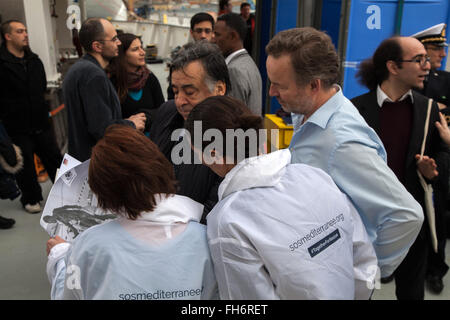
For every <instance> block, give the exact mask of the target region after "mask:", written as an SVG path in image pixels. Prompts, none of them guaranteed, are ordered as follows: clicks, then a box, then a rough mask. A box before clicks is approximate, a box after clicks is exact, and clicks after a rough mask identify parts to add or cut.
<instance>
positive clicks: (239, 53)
mask: <svg viewBox="0 0 450 320" xmlns="http://www.w3.org/2000/svg"><path fill="white" fill-rule="evenodd" d="M246 53H247V50H245V48H242V49H240V50H237V51H235V52H233V53H232V54H230V55H229V56H228V57H227V58H226V59H225V63H226V64H227V65H229V64H230V62H231V60H233V59H234V58H237V57H239V56H242V55H244V54H246Z"/></svg>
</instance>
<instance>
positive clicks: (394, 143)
mask: <svg viewBox="0 0 450 320" xmlns="http://www.w3.org/2000/svg"><path fill="white" fill-rule="evenodd" d="M430 68H431V66H430V58H429V57H428V55H427V51H426V50H425V48H424V46H423V44H422V43H420V41H418V40H417V39H415V38H411V37H393V38H389V39H386V40H384V41H383V42H382V43H381V44H380V45H379V46H378V48H377V49H376V51H375V53H374V55H373V57H372V58H370V59H367V60H365V61H363V62H362V63H361V65H360V67H359V72H358V74H357V77H358V78H359V79H360V82H361V83H362V84H364V85H365V86H367V87H368V88H369V89H370V90H371V91H370V92H369V93H366V94H364V95H361V96H359V97H356V98H354V99H352V102H353V104H354V105H355V106H356V107H357V108H358V110H359V112H360V113H361V115H362V116H363V118H364V119H365V120H366V121H367V123H368V124H369V126H371V127H372V128H373V129H374V130H375V132H376V133H377V134H378V136H379V137H380V139H381V141H382V142H383V144H384V147H385V148H386V153H387V163H388V166H389V167H390V168H391V169H392V171H393V172H394V173H395V175H396V176H397V178H398V180H400V182H402V183H403V185H404V186H405V188H406V189H407V190H408V191H409V192H410V193H411V195H412V196H413V197H414V198H415V199H416V200H417V202H419V203H420V204H421V206H422V208H425V197H424V191H423V188H422V186H421V185H420V181H419V177H418V175H417V171H419V172H420V173H421V174H422V175H423V176H424V178H425V179H427V182H428V183H431V182H432V181H434V180H435V179H436V177H437V176H438V173H439V171H440V170H441V163H440V162H439V161H435V160H434V159H436V160H437V158H436V157H437V156H438V154H439V153H441V152H444V153H445V152H447V151H448V149H447V147H446V146H445V145H444V143H443V141H442V140H441V138H440V136H439V132H438V130H437V128H436V127H435V126H434V123H435V122H436V121H439V109H438V106H437V104H436V103H435V102H433V104H432V110H431V114H430V122H429V123H430V124H429V127H428V132H427V140H426V146H425V151H424V156H423V158H421V157H420V153H421V152H420V151H421V146H422V141H423V139H424V128H425V121H426V117H427V109H428V108H427V106H428V99H427V98H426V97H424V96H422V95H421V94H419V93H417V92H415V91H413V89H419V90H420V89H422V88H423V81H424V79H425V78H426V76H427V75H428V73H429V71H430ZM386 187H389V186H386ZM424 211H425V209H424ZM425 221H426V222H425V223H424V224H423V225H422V228H421V230H420V233H419V235H418V236H417V238H416V240H415V242H414V243H413V245H412V246H411V248H410V249H409V251H408V254H407V255H406V257H405V259H404V260H403V261H402V263H401V264H400V266H399V267H398V268H397V269H396V270H395V272H394V278H395V283H396V295H397V299H399V300H406V299H414V300H423V299H424V287H425V273H426V267H427V256H428V252H429V243H430V241H431V238H430V231H429V230H430V229H429V226H428V219H427V218H425ZM385 281H388V280H385Z"/></svg>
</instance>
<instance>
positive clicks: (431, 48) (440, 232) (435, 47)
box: [412, 23, 450, 294]
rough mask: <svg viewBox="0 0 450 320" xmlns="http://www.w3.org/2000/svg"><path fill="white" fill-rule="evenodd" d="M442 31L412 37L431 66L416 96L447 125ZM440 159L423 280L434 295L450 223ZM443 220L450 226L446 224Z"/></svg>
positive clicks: (448, 91)
mask: <svg viewBox="0 0 450 320" xmlns="http://www.w3.org/2000/svg"><path fill="white" fill-rule="evenodd" d="M445 29H446V24H445V23H440V24H437V25H435V26H432V27H430V28H427V29H425V30H423V31H420V32H418V33H416V34H414V35H412V37H414V38H416V39H418V40H419V41H420V42H422V44H423V45H424V47H425V49H426V50H427V54H428V56H429V57H430V63H431V70H430V73H429V75H428V77H426V78H425V81H424V86H423V89H422V90H420V91H419V92H420V93H422V94H423V95H424V96H426V97H428V98H432V99H433V100H434V101H436V102H437V104H438V106H439V109H440V110H441V112H442V113H443V114H444V115H445V118H446V120H447V125H448V124H449V122H450V117H449V115H450V73H449V72H447V71H444V70H438V69H440V68H441V67H442V60H443V59H444V58H445V57H446V56H447V54H446V52H445V50H446V47H447V46H448V44H447V39H446V38H445ZM440 156H441V157H443V158H444V159H442V160H441V162H442V163H447V168H444V167H443V168H442V169H443V170H440V171H439V177H438V180H437V181H436V182H435V183H434V184H433V189H434V191H435V192H434V198H433V200H434V206H435V212H436V233H437V239H438V252H437V253H436V252H434V251H430V254H429V256H428V266H427V278H426V283H427V285H428V288H429V289H430V290H431V291H432V292H433V293H436V294H439V293H441V292H442V290H443V289H444V282H443V281H442V278H443V277H444V276H445V274H446V273H447V271H448V269H449V267H448V265H447V264H446V263H445V245H446V242H447V233H448V231H449V230H447V228H448V224H449V223H450V218H448V217H446V215H447V206H448V205H447V198H448V191H449V174H450V172H449V170H450V169H449V167H450V156H449V155H448V154H442V155H440ZM446 220H448V221H449V222H446Z"/></svg>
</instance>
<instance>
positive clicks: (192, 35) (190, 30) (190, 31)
mask: <svg viewBox="0 0 450 320" xmlns="http://www.w3.org/2000/svg"><path fill="white" fill-rule="evenodd" d="M189 33H190V34H191V37H192V38H194V33H193V32H192V29H189Z"/></svg>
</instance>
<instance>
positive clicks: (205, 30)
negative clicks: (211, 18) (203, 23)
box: [194, 28, 212, 34]
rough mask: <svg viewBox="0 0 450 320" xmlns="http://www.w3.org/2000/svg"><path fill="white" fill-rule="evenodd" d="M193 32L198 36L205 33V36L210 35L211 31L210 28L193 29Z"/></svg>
mask: <svg viewBox="0 0 450 320" xmlns="http://www.w3.org/2000/svg"><path fill="white" fill-rule="evenodd" d="M194 32H195V33H198V34H201V33H203V32H205V33H206V34H210V33H211V32H212V29H210V28H195V29H194Z"/></svg>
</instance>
